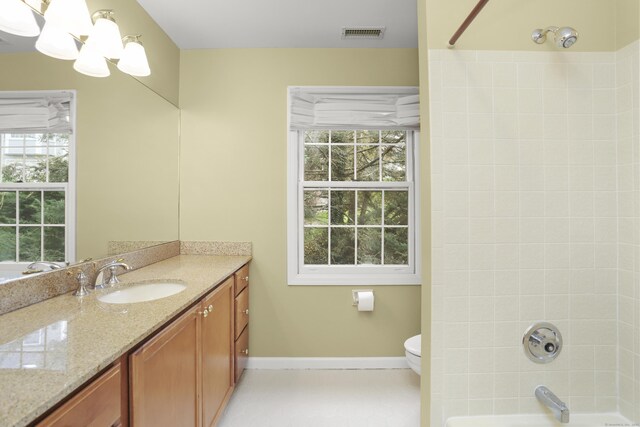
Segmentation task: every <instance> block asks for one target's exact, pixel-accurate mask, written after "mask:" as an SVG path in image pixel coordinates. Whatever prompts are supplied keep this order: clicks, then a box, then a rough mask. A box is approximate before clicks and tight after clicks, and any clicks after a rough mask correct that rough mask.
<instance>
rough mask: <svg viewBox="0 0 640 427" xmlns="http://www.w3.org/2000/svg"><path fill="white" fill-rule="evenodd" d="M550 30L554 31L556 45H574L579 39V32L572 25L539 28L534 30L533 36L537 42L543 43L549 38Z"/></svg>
mask: <svg viewBox="0 0 640 427" xmlns="http://www.w3.org/2000/svg"><path fill="white" fill-rule="evenodd" d="M548 32H552V33H553V35H554V38H553V40H554V43H555V45H556V46H558V47H561V48H564V49H566V48H569V47H571V46H573V44H574V43H575V42H576V41H578V32H577V31H576V30H574V29H573V28H571V27H562V28H558V27H548V28H546V29H544V30H543V29H541V28H538V29H536V30H533V33H531V38H532V39H533V41H534V42H536V43H537V44H542V43H544V42H545V41H546V40H547V33H548Z"/></svg>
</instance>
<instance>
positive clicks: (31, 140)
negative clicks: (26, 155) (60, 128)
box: [16, 134, 47, 147]
mask: <svg viewBox="0 0 640 427" xmlns="http://www.w3.org/2000/svg"><path fill="white" fill-rule="evenodd" d="M43 137H44V135H43V134H27V135H19V137H18V138H16V139H17V140H19V141H20V143H21V144H24V145H25V146H27V147H46V145H47V139H46V138H43Z"/></svg>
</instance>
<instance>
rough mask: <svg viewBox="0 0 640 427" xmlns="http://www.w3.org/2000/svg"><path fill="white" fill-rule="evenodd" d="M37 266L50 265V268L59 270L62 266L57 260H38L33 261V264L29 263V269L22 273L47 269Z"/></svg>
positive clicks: (39, 271)
mask: <svg viewBox="0 0 640 427" xmlns="http://www.w3.org/2000/svg"><path fill="white" fill-rule="evenodd" d="M67 265H69V264H67ZM36 266H43V267H48V269H49V270H57V269H59V268H62V267H61V266H60V265H58V264H56V263H55V262H49V261H36V262H32V263H31V264H29V265H28V266H27V269H26V270H25V271H23V272H22V274H33V273H42V272H43V271H45V270H40V269H37V268H36Z"/></svg>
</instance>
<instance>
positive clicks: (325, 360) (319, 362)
mask: <svg viewBox="0 0 640 427" xmlns="http://www.w3.org/2000/svg"><path fill="white" fill-rule="evenodd" d="M408 368H409V365H408V364H407V359H406V358H404V357H249V359H248V360H247V369H408Z"/></svg>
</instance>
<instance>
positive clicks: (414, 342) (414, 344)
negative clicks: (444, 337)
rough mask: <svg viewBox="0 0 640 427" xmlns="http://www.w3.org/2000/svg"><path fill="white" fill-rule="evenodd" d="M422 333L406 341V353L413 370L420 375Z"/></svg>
mask: <svg viewBox="0 0 640 427" xmlns="http://www.w3.org/2000/svg"><path fill="white" fill-rule="evenodd" d="M421 350H422V335H416V336H413V337H411V338H409V339H408V340H406V341H405V342H404V354H405V355H406V357H407V363H409V367H410V368H411V369H413V371H414V372H415V373H416V374H418V375H420V360H421V358H420V355H421V354H422V351H421Z"/></svg>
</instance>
